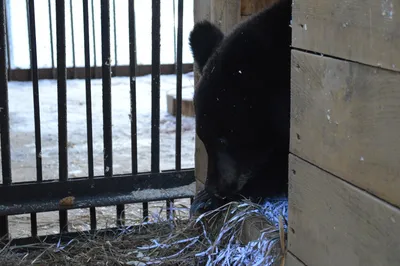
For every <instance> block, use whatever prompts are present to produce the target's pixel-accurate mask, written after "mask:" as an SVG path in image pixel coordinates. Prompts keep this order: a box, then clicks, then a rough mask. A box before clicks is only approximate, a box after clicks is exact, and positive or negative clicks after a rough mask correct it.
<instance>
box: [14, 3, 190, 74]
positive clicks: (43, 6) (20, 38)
mask: <svg viewBox="0 0 400 266" xmlns="http://www.w3.org/2000/svg"><path fill="white" fill-rule="evenodd" d="M114 1H115V13H116V17H115V20H116V36H117V57H116V58H115V54H114V29H115V27H114V17H113V13H114V12H113V0H110V9H111V10H110V24H111V29H110V32H111V62H112V64H113V65H114V64H115V60H116V59H117V63H118V65H128V64H129V27H128V25H129V20H128V1H127V0H126V1H122V0H114ZM91 2H92V1H89V29H90V30H89V31H90V49H91V58H90V60H91V64H92V66H94V65H95V62H94V59H95V60H96V65H97V66H99V65H101V17H100V1H97V0H93V3H94V21H95V23H94V25H95V32H94V36H95V37H94V39H95V43H94V44H95V46H96V50H95V54H96V57H94V53H93V30H92V29H93V24H92V9H91V5H90V3H91ZM173 2H174V1H172V0H162V1H161V63H162V64H172V63H174V62H175V56H174V51H175V49H174V16H173V8H174V5H173ZM175 2H176V3H175V14H176V18H175V25H176V26H175V34H176V32H177V13H178V12H177V1H175ZM50 3H51V4H50V6H51V16H52V17H51V22H52V34H53V36H52V37H53V43H54V48H53V49H54V50H53V55H54V64H55V65H56V64H57V46H56V45H57V41H56V12H55V11H56V10H55V1H50ZM71 3H72V16H73V30H74V35H73V36H74V42H75V65H76V66H77V67H82V66H84V39H83V5H82V0H66V1H65V14H66V16H65V25H66V34H65V35H66V55H67V67H72V66H73V53H72V30H71V29H72V27H71V15H70V14H71V13H70V10H71V9H70V8H71ZM25 7H26V0H13V1H7V11H8V32H9V40H10V56H11V68H13V69H14V68H23V69H27V68H29V67H30V62H29V58H30V57H29V43H28V27H27V13H26V8H25ZM135 10H136V12H135V16H136V19H135V21H136V39H137V41H136V42H137V62H138V64H151V48H150V47H151V17H152V16H151V15H152V12H151V1H150V0H146V1H143V0H140V1H135ZM35 15H36V34H37V51H38V67H39V68H50V67H51V66H52V59H51V44H50V43H51V42H50V39H51V37H50V36H51V35H50V27H49V26H50V23H49V22H50V19H49V5H48V1H45V0H41V1H35ZM183 17H184V21H183V63H191V62H193V58H192V55H191V53H190V50H189V44H188V37H189V32H190V30H191V29H192V27H193V23H194V22H193V21H194V20H193V0H184V14H183ZM149 48H150V49H149Z"/></svg>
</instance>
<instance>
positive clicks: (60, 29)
mask: <svg viewBox="0 0 400 266" xmlns="http://www.w3.org/2000/svg"><path fill="white" fill-rule="evenodd" d="M56 22H57V23H56V24H57V98H58V99H57V100H58V164H59V179H60V181H62V182H65V181H67V180H68V150H67V79H66V78H67V74H66V53H65V0H56ZM59 220H60V232H67V231H68V213H67V211H66V210H60V211H59Z"/></svg>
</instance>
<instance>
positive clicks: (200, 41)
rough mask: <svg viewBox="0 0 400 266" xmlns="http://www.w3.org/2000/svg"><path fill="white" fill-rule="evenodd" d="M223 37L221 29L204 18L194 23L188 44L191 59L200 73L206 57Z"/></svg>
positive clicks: (208, 56)
mask: <svg viewBox="0 0 400 266" xmlns="http://www.w3.org/2000/svg"><path fill="white" fill-rule="evenodd" d="M223 38H224V34H223V33H222V31H221V30H220V29H218V28H217V27H216V26H215V25H214V24H212V23H211V22H209V21H206V20H204V21H201V22H197V23H196V24H195V25H194V27H193V30H192V31H191V32H190V36H189V45H190V48H191V50H192V54H193V59H194V61H195V63H196V64H197V66H198V67H199V70H200V72H201V73H202V72H203V68H204V66H205V64H206V63H207V60H208V58H210V56H211V55H212V54H213V52H214V51H215V49H216V48H217V47H218V45H219V44H220V43H221V41H222V39H223Z"/></svg>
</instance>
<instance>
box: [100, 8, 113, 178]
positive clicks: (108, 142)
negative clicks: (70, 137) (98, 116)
mask: <svg viewBox="0 0 400 266" xmlns="http://www.w3.org/2000/svg"><path fill="white" fill-rule="evenodd" d="M101 54H102V82H103V142H104V176H105V177H112V175H113V154H112V115H111V111H112V110H111V65H110V56H111V48H110V0H101Z"/></svg>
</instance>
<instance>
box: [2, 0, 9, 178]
mask: <svg viewBox="0 0 400 266" xmlns="http://www.w3.org/2000/svg"><path fill="white" fill-rule="evenodd" d="M5 24H6V18H5V0H1V1H0V119H1V120H0V126H1V127H0V129H1V130H0V132H1V163H2V174H3V185H10V184H11V182H12V178H11V152H10V124H9V110H8V73H7V63H6V56H7V55H6V25H5Z"/></svg>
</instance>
